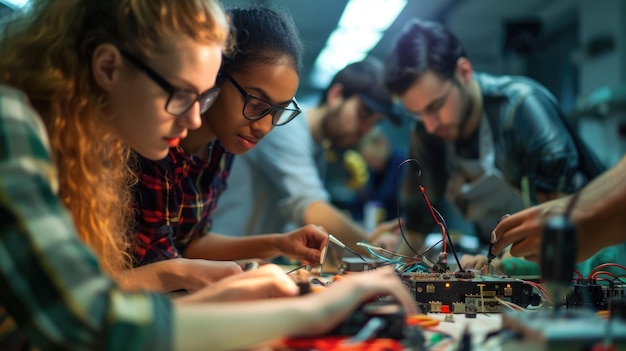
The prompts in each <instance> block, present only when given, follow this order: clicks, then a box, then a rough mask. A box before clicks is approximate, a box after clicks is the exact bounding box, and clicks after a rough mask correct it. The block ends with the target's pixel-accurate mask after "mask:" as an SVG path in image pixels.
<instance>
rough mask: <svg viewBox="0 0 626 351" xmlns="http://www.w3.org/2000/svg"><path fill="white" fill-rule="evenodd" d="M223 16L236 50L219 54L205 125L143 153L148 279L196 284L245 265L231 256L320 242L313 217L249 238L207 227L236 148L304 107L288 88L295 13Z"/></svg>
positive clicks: (140, 237)
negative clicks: (163, 149)
mask: <svg viewBox="0 0 626 351" xmlns="http://www.w3.org/2000/svg"><path fill="white" fill-rule="evenodd" d="M228 16H229V18H230V19H231V22H232V26H233V33H234V35H233V37H234V40H235V43H234V52H233V53H232V54H230V55H228V56H225V57H224V58H223V60H222V67H221V68H220V71H219V74H218V78H217V86H219V87H220V88H221V90H220V95H219V96H218V97H217V99H216V101H215V103H214V104H213V105H212V106H211V107H210V108H209V109H208V110H207V111H206V112H205V113H204V114H203V115H202V122H203V123H202V126H201V127H200V128H198V129H195V130H191V131H189V135H188V136H187V138H185V139H182V140H181V141H180V145H174V147H172V148H171V149H170V151H169V154H168V157H166V158H165V159H163V160H159V161H153V160H150V159H148V158H145V157H139V162H138V166H137V167H136V171H137V173H138V176H139V180H140V182H139V183H138V184H137V186H136V187H135V202H136V204H137V211H136V213H137V221H136V222H137V226H138V229H137V232H136V234H135V236H134V238H133V239H134V243H135V245H134V246H133V255H134V257H135V264H136V265H137V266H141V267H140V268H138V269H137V270H136V271H137V272H140V273H142V274H140V275H138V276H140V277H143V278H144V279H140V280H141V282H142V284H145V286H146V287H150V288H154V289H159V290H165V291H171V290H179V289H185V290H197V289H199V288H201V287H203V286H204V285H206V284H208V283H211V282H213V281H216V280H219V279H221V278H223V277H225V276H228V275H231V274H234V273H239V272H241V267H240V266H239V265H237V264H235V262H232V261H234V260H243V259H250V258H259V259H271V258H273V257H276V256H279V255H284V256H287V257H290V258H293V259H299V260H304V261H306V262H307V263H319V261H320V250H321V249H322V248H323V247H324V246H325V243H326V239H327V236H328V235H327V233H325V232H324V231H323V229H321V228H319V227H318V226H314V225H310V226H306V227H303V228H299V229H295V230H293V231H291V232H290V233H288V234H284V235H283V234H271V235H269V234H267V235H259V236H254V237H237V238H236V237H231V236H224V235H220V234H218V233H216V232H214V231H212V228H211V223H212V221H213V211H214V209H215V206H216V204H217V202H218V199H219V197H220V195H221V194H222V192H223V191H224V189H225V188H226V186H227V181H228V177H229V175H230V169H231V165H232V161H233V158H234V156H235V155H236V154H237V155H241V154H244V153H246V152H248V151H249V150H251V149H253V148H254V147H255V146H256V145H257V144H258V143H263V139H264V138H265V137H266V136H267V135H268V133H270V132H271V131H272V129H273V128H274V127H275V126H277V127H278V128H284V127H283V125H285V124H287V123H289V122H290V121H292V120H293V119H294V118H296V117H297V116H298V115H299V114H300V107H299V105H298V103H297V101H296V100H295V98H294V95H295V93H296V90H297V88H298V83H299V70H300V66H301V55H302V44H301V42H300V38H299V36H298V33H297V30H296V28H295V26H294V24H293V22H292V20H291V18H290V17H288V16H287V15H283V14H279V13H278V12H276V11H274V10H271V9H268V8H264V7H252V8H233V9H229V10H228ZM170 258H176V259H175V260H168V259H170ZM207 260H220V261H219V262H218V261H207ZM242 264H243V262H242Z"/></svg>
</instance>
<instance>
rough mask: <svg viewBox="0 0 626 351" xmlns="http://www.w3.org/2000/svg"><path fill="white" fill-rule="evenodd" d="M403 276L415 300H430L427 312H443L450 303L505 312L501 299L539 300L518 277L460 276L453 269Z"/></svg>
mask: <svg viewBox="0 0 626 351" xmlns="http://www.w3.org/2000/svg"><path fill="white" fill-rule="evenodd" d="M400 277H402V279H403V281H404V282H405V284H406V285H407V286H408V288H409V289H410V291H411V292H412V293H413V295H414V297H415V301H416V302H418V303H428V304H429V307H428V311H427V312H440V311H441V306H442V305H447V306H451V307H452V312H453V313H465V312H466V311H468V310H471V311H475V312H503V311H504V310H505V308H506V307H504V306H503V305H502V304H501V303H500V301H498V299H500V300H503V301H508V302H512V303H514V304H517V305H520V306H528V305H532V304H538V303H539V301H538V296H537V295H536V294H533V288H532V286H530V285H527V284H524V282H523V281H521V280H518V279H511V278H506V277H504V278H503V277H495V276H481V277H476V278H472V279H459V278H457V277H456V275H454V274H450V273H447V274H440V273H403V274H401V275H400ZM464 278H465V277H464Z"/></svg>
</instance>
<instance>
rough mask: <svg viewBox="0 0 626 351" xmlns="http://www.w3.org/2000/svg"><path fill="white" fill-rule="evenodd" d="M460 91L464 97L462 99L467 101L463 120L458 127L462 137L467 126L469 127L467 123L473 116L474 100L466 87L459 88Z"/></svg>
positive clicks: (462, 116) (462, 113) (459, 135)
mask: <svg viewBox="0 0 626 351" xmlns="http://www.w3.org/2000/svg"><path fill="white" fill-rule="evenodd" d="M459 91H460V92H461V97H462V98H463V99H462V100H464V102H465V108H464V109H463V112H461V120H460V122H459V127H458V137H459V138H462V137H463V132H464V131H465V128H467V123H468V122H469V120H470V117H471V116H472V111H473V110H474V100H472V98H471V97H470V95H469V94H468V93H467V92H466V91H465V90H464V89H459Z"/></svg>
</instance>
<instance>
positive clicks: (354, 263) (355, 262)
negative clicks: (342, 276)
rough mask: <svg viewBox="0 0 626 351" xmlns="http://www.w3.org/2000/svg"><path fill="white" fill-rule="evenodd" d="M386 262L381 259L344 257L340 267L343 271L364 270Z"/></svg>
mask: <svg viewBox="0 0 626 351" xmlns="http://www.w3.org/2000/svg"><path fill="white" fill-rule="evenodd" d="M384 264H386V262H385V261H383V260H376V259H372V258H360V257H344V258H343V260H342V264H341V269H342V270H343V271H345V272H366V271H371V270H372V269H376V267H379V266H381V265H384Z"/></svg>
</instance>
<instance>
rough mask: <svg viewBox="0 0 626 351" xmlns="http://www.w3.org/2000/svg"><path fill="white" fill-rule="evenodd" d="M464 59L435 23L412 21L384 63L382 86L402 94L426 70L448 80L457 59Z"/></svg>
mask: <svg viewBox="0 0 626 351" xmlns="http://www.w3.org/2000/svg"><path fill="white" fill-rule="evenodd" d="M461 57H466V54H465V49H463V46H462V45H461V43H460V41H459V39H458V38H457V37H456V36H455V35H454V34H452V32H450V31H449V30H448V29H446V28H445V27H444V26H442V25H441V24H439V23H435V22H428V21H423V20H419V19H413V20H411V21H410V22H409V23H407V25H406V26H405V27H404V29H403V30H402V32H401V33H400V35H399V36H398V38H397V39H396V41H395V42H394V43H393V45H392V49H391V50H390V52H389V54H388V55H387V58H386V60H385V74H384V77H385V84H386V85H387V88H388V89H389V91H390V92H391V93H393V94H397V95H402V94H404V93H405V92H406V90H407V89H408V88H409V87H410V86H411V85H413V83H415V81H417V80H418V79H419V78H420V77H421V76H422V75H423V74H424V73H426V72H427V71H428V70H431V71H433V72H434V73H436V74H437V75H439V76H440V77H441V78H444V79H452V78H453V77H454V72H455V70H456V63H457V61H458V59H459V58H461Z"/></svg>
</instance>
